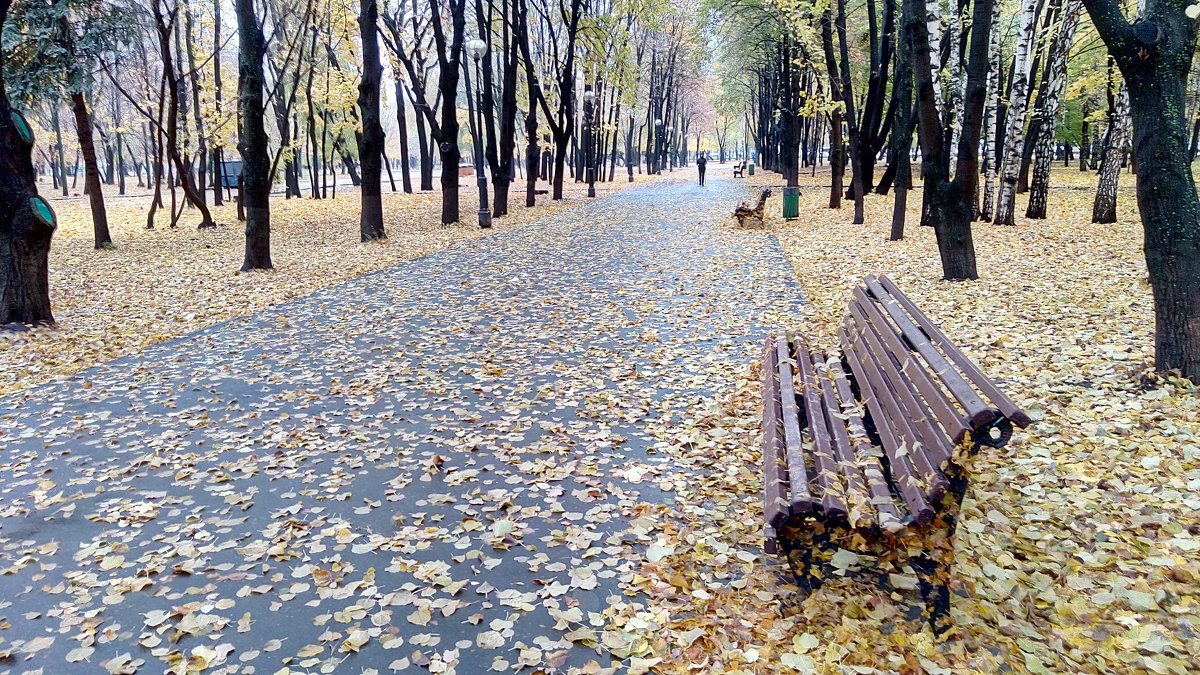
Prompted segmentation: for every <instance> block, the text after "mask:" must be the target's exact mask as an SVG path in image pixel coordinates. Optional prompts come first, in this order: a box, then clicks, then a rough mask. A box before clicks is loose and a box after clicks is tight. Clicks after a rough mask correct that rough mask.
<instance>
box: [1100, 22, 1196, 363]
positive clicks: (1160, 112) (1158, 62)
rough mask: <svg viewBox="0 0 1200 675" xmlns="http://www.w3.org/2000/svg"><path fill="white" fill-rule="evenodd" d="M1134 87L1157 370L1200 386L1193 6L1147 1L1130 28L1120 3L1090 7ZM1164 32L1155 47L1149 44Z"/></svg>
mask: <svg viewBox="0 0 1200 675" xmlns="http://www.w3.org/2000/svg"><path fill="white" fill-rule="evenodd" d="M1083 4H1084V6H1085V7H1087V10H1088V14H1090V15H1091V17H1092V22H1093V23H1094V24H1095V26H1096V30H1097V31H1098V32H1099V33H1100V37H1101V38H1102V39H1103V40H1104V42H1105V44H1106V45H1107V47H1108V51H1109V54H1111V55H1112V57H1113V59H1114V60H1115V61H1116V63H1117V66H1118V67H1119V68H1120V69H1121V73H1122V74H1123V75H1124V76H1125V81H1126V82H1127V83H1129V102H1130V109H1131V113H1132V115H1131V117H1132V120H1133V160H1134V164H1135V166H1136V167H1137V198H1138V209H1139V211H1140V212H1141V216H1142V230H1143V236H1144V241H1145V244H1144V247H1145V252H1146V268H1147V270H1148V271H1149V273H1150V286H1151V288H1152V289H1153V291H1154V310H1155V333H1154V347H1155V367H1156V368H1158V369H1159V370H1173V369H1178V370H1179V371H1180V372H1182V373H1183V375H1184V376H1185V377H1188V378H1191V379H1192V381H1194V382H1200V198H1198V197H1197V194H1196V183H1195V181H1194V179H1193V176H1192V169H1191V164H1190V162H1189V161H1188V125H1187V121H1186V118H1185V110H1186V109H1187V79H1188V71H1189V70H1190V69H1191V65H1192V57H1193V55H1194V54H1195V51H1196V34H1197V25H1196V22H1195V21H1193V20H1191V19H1189V18H1188V17H1187V16H1186V15H1185V14H1184V10H1185V9H1186V8H1187V6H1188V4H1190V3H1189V2H1188V0H1147V2H1146V11H1145V16H1144V19H1143V20H1142V21H1141V22H1140V24H1139V25H1138V26H1136V27H1135V26H1133V25H1131V24H1130V23H1129V22H1128V21H1127V20H1126V19H1125V17H1124V16H1123V15H1122V14H1121V7H1120V5H1119V4H1118V3H1117V2H1116V1H1115V0H1084V3H1083ZM1155 32H1157V33H1158V35H1157V36H1156V37H1157V38H1158V40H1157V44H1153V45H1150V44H1146V41H1145V37H1142V39H1141V40H1139V36H1146V35H1147V34H1149V35H1150V36H1152V37H1153V36H1154V34H1155Z"/></svg>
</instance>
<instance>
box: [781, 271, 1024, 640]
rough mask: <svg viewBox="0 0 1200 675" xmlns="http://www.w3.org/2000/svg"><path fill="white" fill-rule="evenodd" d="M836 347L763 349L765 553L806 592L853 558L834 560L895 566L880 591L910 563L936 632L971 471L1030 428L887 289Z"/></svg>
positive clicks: (864, 304)
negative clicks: (783, 564)
mask: <svg viewBox="0 0 1200 675" xmlns="http://www.w3.org/2000/svg"><path fill="white" fill-rule="evenodd" d="M838 339H839V342H840V345H841V355H840V356H836V355H827V354H825V353H823V352H822V351H820V350H818V349H814V348H813V347H812V346H811V345H810V344H809V343H808V342H807V341H806V340H805V339H804V338H803V337H801V336H798V335H794V334H785V335H780V334H773V335H770V336H768V337H767V341H766V345H765V349H764V352H763V360H762V364H761V374H762V381H763V486H764V493H765V495H764V511H765V517H766V531H765V535H766V549H767V551H768V552H770V553H774V552H776V551H779V550H782V551H783V552H784V553H785V554H786V555H787V558H788V561H789V563H790V565H791V568H792V570H793V572H795V574H796V576H797V578H798V580H799V581H800V584H801V586H802V587H803V588H804V589H805V590H809V591H811V590H813V589H814V588H816V587H817V586H819V585H820V583H821V581H822V579H825V578H828V577H829V575H830V574H833V573H837V574H844V573H845V572H846V571H847V567H848V566H849V567H853V565H847V560H855V561H857V560H859V559H858V558H855V557H854V556H847V555H845V554H842V555H841V556H840V558H839V557H838V556H837V555H836V554H837V553H838V551H839V550H840V549H846V550H849V551H851V552H852V553H855V554H860V553H861V554H863V556H862V559H863V560H866V561H867V562H871V561H872V560H874V561H876V562H877V563H878V569H881V570H882V569H885V568H887V567H891V568H892V570H893V571H894V572H895V573H897V574H899V575H900V576H899V577H892V576H888V575H884V576H882V577H881V579H886V580H888V581H887V582H886V585H892V584H891V582H892V581H893V580H895V579H897V578H899V579H911V578H912V575H908V574H906V571H907V570H905V569H904V566H905V565H908V566H910V567H911V568H912V570H913V571H914V572H915V576H916V578H917V584H916V586H917V588H918V589H919V590H920V593H921V596H922V599H923V600H924V602H925V608H926V609H925V612H926V616H927V617H928V619H929V621H930V624H931V625H932V626H933V627H934V630H935V631H937V632H941V631H942V630H944V629H945V627H944V626H939V620H940V619H941V618H943V617H945V616H946V614H947V613H948V610H949V603H950V596H949V589H948V582H949V573H950V563H951V561H952V560H953V536H954V527H955V521H956V520H957V516H958V510H959V506H960V505H961V502H962V499H963V495H964V494H965V492H966V489H967V481H968V474H969V471H968V469H969V466H970V462H969V460H970V458H971V456H972V455H973V454H974V453H975V452H976V451H977V450H978V449H979V448H980V447H981V446H990V447H993V448H999V447H1002V446H1004V444H1006V443H1007V442H1008V440H1009V438H1010V437H1011V436H1012V432H1013V425H1014V424H1015V425H1017V426H1020V427H1025V426H1027V425H1028V424H1029V423H1030V418H1029V416H1028V415H1026V414H1025V413H1024V412H1022V411H1021V410H1020V409H1019V408H1018V407H1017V406H1016V404H1015V403H1013V401H1012V400H1011V399H1010V398H1009V397H1008V396H1006V395H1005V394H1004V393H1003V392H1002V391H1000V389H999V388H998V387H997V386H996V385H995V384H994V383H993V382H992V381H991V380H989V379H988V378H987V376H986V375H984V374H983V372H982V371H981V370H980V369H979V367H978V366H977V365H975V363H973V362H972V361H971V360H970V359H969V358H967V356H966V355H965V354H963V353H962V351H960V350H959V349H958V348H957V347H956V346H954V344H953V343H952V342H951V341H950V339H949V338H947V337H946V335H945V334H944V333H943V332H942V331H941V330H940V329H938V327H937V326H936V325H934V323H933V322H932V321H930V320H929V318H928V317H926V316H925V314H923V313H922V312H921V310H920V309H918V308H917V306H916V305H915V304H913V302H912V301H911V300H909V299H908V297H906V296H905V295H904V294H903V293H902V292H900V289H898V288H897V287H896V285H895V284H894V283H892V281H891V280H889V279H888V278H887V277H884V276H880V277H878V278H877V277H872V276H868V277H867V278H866V279H865V281H864V282H863V285H861V286H858V287H856V288H855V289H854V292H853V298H852V300H851V302H850V307H849V311H848V312H847V314H846V316H845V319H844V320H843V323H842V326H841V327H840V328H839V330H838ZM833 563H837V564H833ZM892 588H893V589H894V588H898V587H896V586H894V585H892ZM889 590H890V589H889Z"/></svg>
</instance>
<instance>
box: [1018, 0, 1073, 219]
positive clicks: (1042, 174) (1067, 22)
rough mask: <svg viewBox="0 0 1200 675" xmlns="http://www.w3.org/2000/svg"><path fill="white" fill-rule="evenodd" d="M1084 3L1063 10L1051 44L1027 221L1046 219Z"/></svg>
mask: <svg viewBox="0 0 1200 675" xmlns="http://www.w3.org/2000/svg"><path fill="white" fill-rule="evenodd" d="M1082 9H1083V7H1082V3H1081V0H1068V1H1067V4H1066V7H1065V8H1064V10H1063V14H1062V21H1061V22H1060V23H1059V27H1058V32H1057V33H1056V34H1055V36H1054V41H1053V42H1051V45H1050V55H1049V61H1048V62H1047V63H1046V69H1045V77H1046V84H1045V87H1046V89H1045V94H1044V96H1043V99H1042V106H1041V108H1040V109H1039V110H1038V111H1037V114H1038V117H1039V118H1041V124H1039V125H1037V138H1036V139H1035V140H1034V148H1033V157H1034V160H1033V162H1034V163H1033V182H1032V183H1030V185H1029V206H1028V207H1027V208H1026V209H1025V217H1026V218H1037V219H1042V218H1045V217H1046V198H1047V195H1048V193H1049V188H1050V162H1051V161H1052V160H1053V159H1054V129H1055V123H1056V121H1057V120H1058V110H1059V107H1060V105H1061V102H1062V92H1063V88H1064V87H1065V86H1066V82H1067V56H1068V54H1069V53H1070V51H1071V43H1072V41H1073V40H1074V39H1075V28H1076V26H1078V25H1079V13H1080V11H1082Z"/></svg>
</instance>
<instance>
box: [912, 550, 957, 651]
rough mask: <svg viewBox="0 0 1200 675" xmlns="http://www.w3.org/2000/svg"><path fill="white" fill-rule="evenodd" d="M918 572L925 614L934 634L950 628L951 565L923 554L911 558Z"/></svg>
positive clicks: (918, 582)
mask: <svg viewBox="0 0 1200 675" xmlns="http://www.w3.org/2000/svg"><path fill="white" fill-rule="evenodd" d="M908 564H910V565H912V568H913V570H915V571H916V573H917V587H918V588H919V589H920V590H921V599H922V600H924V601H925V616H926V618H927V619H928V621H929V628H930V630H932V631H933V634H934V635H942V634H943V633H945V632H946V631H947V630H949V629H950V585H949V583H950V566H949V565H946V564H945V563H942V562H939V561H938V560H937V556H936V554H935V555H926V554H921V555H918V556H913V557H912V558H910V559H909V561H908Z"/></svg>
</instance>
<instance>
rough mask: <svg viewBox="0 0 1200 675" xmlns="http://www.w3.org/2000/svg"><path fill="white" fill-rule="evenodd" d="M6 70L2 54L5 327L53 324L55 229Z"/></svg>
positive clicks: (0, 299)
mask: <svg viewBox="0 0 1200 675" xmlns="http://www.w3.org/2000/svg"><path fill="white" fill-rule="evenodd" d="M9 5H10V0H0V27H3V26H4V23H5V21H6V20H7V18H8V10H9ZM3 72H4V54H3V53H2V52H0V328H3V327H4V326H6V325H8V324H53V323H54V315H53V314H52V313H51V311H50V280H49V279H50V273H49V262H48V261H49V257H50V239H51V237H53V235H54V229H55V225H54V224H53V223H51V224H46V223H44V222H43V221H42V220H41V219H39V218H38V217H37V216H35V215H34V208H35V207H34V204H33V202H32V201H31V200H33V199H34V198H37V199H39V200H40V197H38V193H37V174H36V173H35V172H34V169H33V143H32V142H26V140H25V139H24V138H22V136H21V133H20V132H19V131H18V130H17V123H16V122H15V121H14V116H13V114H12V108H11V107H10V105H9V102H8V93H7V87H6V86H5V83H4V77H3ZM29 138H30V141H32V136H30V137H29ZM43 203H44V202H43Z"/></svg>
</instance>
